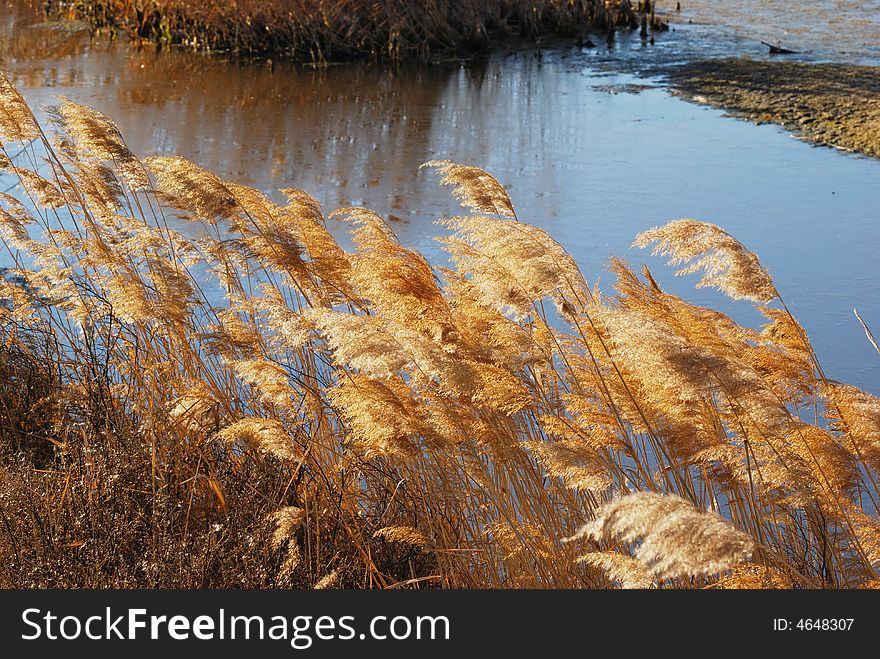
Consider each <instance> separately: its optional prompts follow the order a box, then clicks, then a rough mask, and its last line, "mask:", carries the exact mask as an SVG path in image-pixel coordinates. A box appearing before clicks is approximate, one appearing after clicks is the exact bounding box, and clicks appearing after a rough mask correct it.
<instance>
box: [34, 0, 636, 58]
mask: <svg viewBox="0 0 880 659" xmlns="http://www.w3.org/2000/svg"><path fill="white" fill-rule="evenodd" d="M47 5H48V9H49V11H50V13H52V14H53V15H55V16H59V15H62V16H67V17H69V18H86V19H88V20H90V21H91V22H92V24H93V25H95V26H96V27H103V28H108V29H111V30H122V31H124V32H126V33H128V34H130V35H132V36H134V37H135V38H138V39H143V40H147V41H149V42H154V43H157V44H182V45H185V46H188V47H191V48H195V49H201V50H211V51H216V50H223V51H234V52H236V53H240V54H251V55H253V54H275V53H278V54H284V55H287V56H291V57H293V58H295V59H299V60H305V61H312V62H324V61H332V60H346V59H353V58H363V57H368V58H374V59H386V60H391V61H402V60H408V59H416V60H427V59H429V58H430V57H432V56H434V55H438V54H439V55H450V54H458V55H460V54H464V53H473V52H480V51H485V50H487V49H488V48H490V47H491V46H493V45H497V44H498V43H501V42H505V41H511V40H525V41H534V40H535V39H536V38H539V37H545V36H567V37H581V36H583V35H584V34H585V33H586V31H587V30H589V29H598V30H603V31H605V30H613V29H614V28H615V26H628V27H629V28H630V29H635V28H636V27H637V26H638V18H637V16H636V12H635V10H634V7H633V5H632V4H631V2H630V0H615V1H613V2H606V0H537V1H536V0H528V1H527V0H495V1H489V0H464V1H463V0H425V1H423V2H412V1H410V0H387V1H385V2H372V1H368V0H333V1H331V2H319V1H318V0H242V1H239V2H235V3H230V2H228V0H200V1H194V0H94V1H91V2H79V1H78V2H54V1H53V2H48V3H47ZM637 8H638V9H639V10H641V11H642V12H643V13H650V4H649V3H648V2H643V3H641V4H640V5H639V7H637Z"/></svg>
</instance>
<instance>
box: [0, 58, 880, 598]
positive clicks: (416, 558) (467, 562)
mask: <svg viewBox="0 0 880 659" xmlns="http://www.w3.org/2000/svg"><path fill="white" fill-rule="evenodd" d="M0 140H2V143H3V144H2V150H0V169H2V171H3V173H4V177H3V180H4V183H8V182H11V183H15V184H16V185H15V187H14V189H10V192H6V193H3V194H2V195H0V232H2V237H3V243H2V245H3V247H4V248H5V249H6V250H8V256H9V259H7V260H10V259H11V260H12V263H13V267H11V268H9V269H7V270H6V271H5V272H4V274H3V277H2V279H0V298H2V305H0V376H2V379H0V383H2V386H0V585H2V586H6V587H10V586H58V587H70V586H92V587H97V586H102V587H107V586H109V587H114V586H115V587H120V586H143V587H153V586H158V587H171V586H174V587H232V586H247V587H291V586H293V587H330V586H337V587H338V586H347V587H363V588H374V587H381V588H388V587H394V588H400V587H446V588H454V587H459V588H460V587H500V588H512V587H542V588H546V587H566V588H574V587H597V588H611V587H621V586H622V587H646V588H648V587H650V588H703V587H738V588H743V587H754V588H761V587H764V588H769V587H800V588H863V587H874V586H877V585H878V580H877V571H878V569H880V564H878V563H880V519H878V513H877V511H878V508H877V501H878V488H877V482H878V478H880V473H878V468H880V400H878V399H877V398H876V397H874V396H872V395H870V394H868V393H865V392H862V391H859V390H857V389H855V388H853V387H849V386H847V385H844V384H841V383H837V382H831V381H828V380H827V379H826V378H825V377H824V375H823V372H822V369H821V366H820V363H819V360H818V358H817V356H816V354H815V353H814V351H813V350H812V348H811V345H810V342H809V339H808V337H807V336H806V334H805V333H804V331H803V329H802V328H801V326H800V325H799V324H798V323H797V321H796V320H795V319H794V318H793V317H792V316H791V314H790V313H789V312H788V310H787V308H786V307H785V305H784V303H783V301H782V298H781V296H780V294H779V291H778V290H777V288H776V285H775V283H774V282H773V280H772V278H771V277H770V275H769V273H768V272H767V270H766V269H765V268H764V267H763V266H762V265H761V263H760V262H759V260H758V258H757V257H756V256H755V255H754V254H752V253H751V252H749V251H748V250H747V249H746V248H745V247H744V246H743V245H742V244H740V243H739V242H738V241H737V240H736V239H734V238H733V237H732V236H730V235H729V234H727V233H725V232H724V231H722V230H721V229H719V228H718V227H716V226H713V225H711V224H706V223H703V222H699V221H696V220H677V221H674V222H671V223H670V224H668V225H666V226H664V227H661V228H657V229H652V230H649V231H647V232H645V233H644V234H642V235H641V236H639V237H638V238H637V243H638V244H639V245H640V246H644V247H647V246H651V245H653V246H654V247H655V248H656V249H658V250H659V251H661V252H663V253H665V254H668V255H669V257H670V260H671V261H672V262H673V263H674V264H677V265H679V266H681V269H682V270H684V271H685V272H692V273H700V274H701V275H702V278H701V280H700V285H703V286H712V287H715V288H718V289H719V290H721V291H722V292H724V293H725V294H727V295H729V296H730V297H732V298H734V299H738V300H743V301H745V302H750V303H752V304H754V305H756V307H757V309H758V310H759V311H760V312H761V313H762V314H763V316H764V318H765V325H764V326H763V327H761V328H750V327H745V326H742V325H738V324H737V323H735V322H734V321H733V320H732V319H730V318H729V317H727V316H725V315H723V314H721V313H718V312H716V311H713V310H711V309H708V308H703V307H698V306H694V305H692V304H689V303H688V302H687V301H685V300H684V299H681V298H679V297H677V296H674V295H671V294H669V293H667V292H665V291H664V290H663V287H662V285H661V284H660V283H659V279H658V277H656V276H655V275H654V274H652V273H651V272H649V271H648V270H647V269H644V270H642V271H641V272H639V271H636V270H634V269H632V268H630V267H629V266H628V265H627V264H625V263H623V262H621V261H617V260H615V261H613V262H612V264H611V266H610V269H611V271H612V274H613V277H614V278H615V285H614V289H613V290H611V291H606V292H603V291H601V290H599V289H598V288H597V287H596V286H593V285H590V284H589V283H588V281H587V279H586V278H585V276H584V274H583V273H582V271H581V270H580V268H579V267H578V265H577V264H576V263H575V262H574V261H573V259H572V258H571V257H570V256H569V255H568V254H567V253H566V251H565V250H564V249H563V247H562V246H561V245H559V244H558V243H557V242H555V241H554V240H553V239H552V238H551V237H550V236H549V235H548V234H547V233H546V232H544V231H542V230H540V229H538V228H536V227H533V226H531V225H529V224H526V223H525V222H523V221H522V220H523V219H524V218H519V217H517V214H516V210H515V207H514V205H513V202H512V200H511V198H510V197H509V195H508V194H507V192H506V190H505V189H504V187H502V185H501V184H500V183H499V182H498V181H497V180H496V179H494V178H493V177H491V176H490V175H489V174H487V173H486V172H484V171H482V170H480V169H477V168H475V167H469V166H460V165H455V164H452V163H448V162H437V163H430V165H431V168H432V169H434V170H435V171H436V172H437V173H439V174H440V176H441V180H442V181H443V182H444V183H446V184H448V185H450V186H451V187H452V191H453V193H454V194H455V195H456V196H457V198H458V199H459V200H460V201H461V202H462V204H463V205H464V207H465V209H466V211H465V212H464V213H463V214H462V215H461V216H458V217H454V218H446V219H443V220H440V222H441V223H442V225H443V226H444V227H445V228H446V229H447V235H446V237H445V239H444V244H445V247H446V249H447V250H448V251H449V253H450V255H451V257H452V266H451V267H449V268H435V267H432V265H431V264H430V263H428V262H427V261H426V260H425V258H424V257H423V256H422V255H421V254H419V253H418V252H415V251H413V250H412V249H409V248H407V247H405V246H404V245H402V244H400V242H398V240H397V239H396V237H395V235H394V233H393V231H392V229H391V228H390V226H389V225H388V224H387V223H386V222H385V221H384V220H383V219H382V218H381V217H379V216H378V215H376V214H374V213H372V212H370V211H368V210H366V209H351V208H350V209H342V210H340V211H337V212H336V214H335V216H336V217H337V218H338V219H339V220H341V221H344V222H346V223H348V226H349V227H350V229H351V232H352V236H353V239H354V244H355V248H354V249H353V250H352V251H346V250H344V249H342V248H341V247H340V246H339V244H338V243H337V242H336V240H335V239H334V237H333V235H332V234H331V233H330V232H329V231H328V229H327V224H326V217H325V215H324V213H323V211H322V210H321V208H320V206H319V205H318V203H317V201H316V200H315V199H314V198H312V197H311V196H309V195H308V194H307V193H305V192H303V191H300V190H294V189H286V190H282V191H280V193H281V194H280V195H279V197H277V198H276V199H275V200H273V199H270V198H269V197H267V196H266V195H264V194H262V193H260V192H259V191H256V190H253V189H250V188H247V187H244V186H241V185H238V184H235V183H233V182H229V181H223V180H221V179H219V178H217V177H216V176H214V175H213V174H211V173H210V172H207V171H205V170H204V169H201V168H200V167H198V166H197V165H195V164H194V163H191V162H188V161H186V160H183V159H180V158H175V157H155V158H147V159H145V160H141V159H139V158H138V157H137V156H136V155H135V154H133V153H132V152H131V151H130V150H129V149H128V148H127V147H126V145H125V142H124V139H123V137H122V135H120V133H119V131H118V130H117V129H116V127H115V126H114V124H113V123H112V121H111V120H110V119H109V118H107V117H106V116H104V115H102V114H100V113H99V112H97V111H95V110H92V109H90V108H87V107H83V106H80V105H77V104H75V103H72V102H69V101H63V102H62V104H61V106H60V107H59V108H57V110H56V111H55V113H54V123H53V127H52V130H49V131H47V130H45V129H44V127H42V126H40V125H39V124H38V123H37V121H36V119H35V118H34V115H33V114H32V113H31V110H30V108H29V107H28V106H27V104H26V103H25V102H24V100H23V99H22V98H21V96H20V95H19V94H18V92H17V91H16V90H15V88H14V87H13V86H12V85H11V84H10V83H9V82H8V81H7V80H6V79H5V78H3V77H2V76H0ZM191 226H194V227H195V228H196V229H197V230H196V231H195V232H194V234H195V235H196V236H198V237H192V236H189V235H188V233H189V227H191ZM878 358H880V356H878Z"/></svg>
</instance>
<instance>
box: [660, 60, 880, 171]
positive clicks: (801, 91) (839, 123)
mask: <svg viewBox="0 0 880 659" xmlns="http://www.w3.org/2000/svg"><path fill="white" fill-rule="evenodd" d="M652 73H654V74H657V73H659V74H661V75H662V76H663V77H664V78H665V80H666V82H667V84H668V85H669V87H670V89H671V91H672V92H673V93H674V94H677V95H679V96H681V97H683V98H685V99H687V100H690V101H693V102H698V103H705V104H708V105H712V106H715V107H719V108H723V109H725V110H727V111H728V112H730V114H732V115H734V116H738V117H741V118H745V119H748V120H750V121H754V122H756V123H775V124H779V125H780V126H782V127H783V128H785V129H786V130H789V131H791V132H792V133H794V134H795V135H796V136H797V137H800V138H802V139H804V140H807V141H809V142H812V143H815V144H821V145H825V146H831V147H835V148H838V149H843V150H845V151H850V152H856V153H861V154H864V155H867V156H872V157H875V158H880V69H878V68H877V67H871V66H856V65H844V64H811V63H803V62H783V61H780V62H763V61H757V60H750V59H719V60H705V61H698V62H690V63H688V64H684V65H681V66H677V67H669V68H665V69H663V70H656V71H653V72H652Z"/></svg>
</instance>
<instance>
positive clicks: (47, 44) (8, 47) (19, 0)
mask: <svg viewBox="0 0 880 659" xmlns="http://www.w3.org/2000/svg"><path fill="white" fill-rule="evenodd" d="M40 4H41V3H37V2H29V1H28V0H12V1H11V2H6V3H4V7H3V16H2V18H0V62H6V61H7V60H11V59H30V60H33V59H42V58H50V57H52V58H57V57H67V56H68V55H75V54H78V53H81V52H83V51H85V50H87V49H88V48H89V26H88V24H87V23H84V22H82V21H54V22H47V21H45V17H44V16H43V14H42V12H41V11H40V9H39V5H40Z"/></svg>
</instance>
